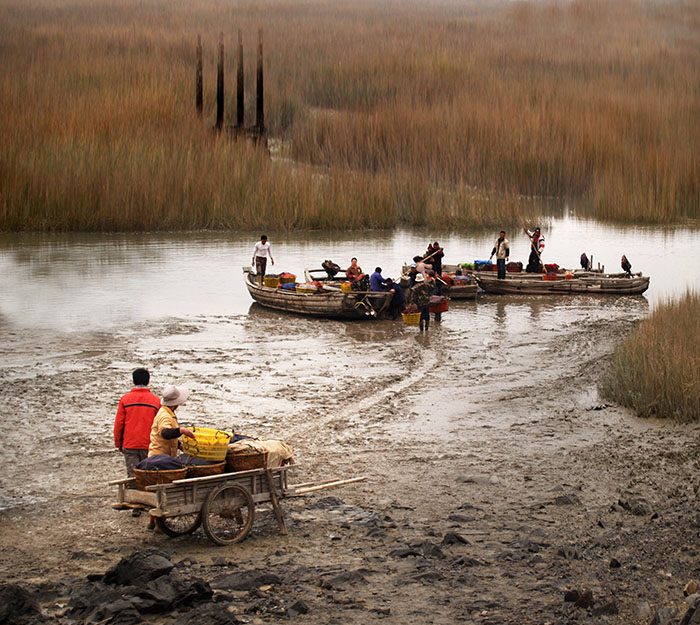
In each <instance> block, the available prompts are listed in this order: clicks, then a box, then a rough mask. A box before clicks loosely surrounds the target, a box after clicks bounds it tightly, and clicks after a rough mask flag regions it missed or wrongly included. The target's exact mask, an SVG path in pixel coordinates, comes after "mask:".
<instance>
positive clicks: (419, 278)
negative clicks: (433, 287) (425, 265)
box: [416, 273, 425, 282]
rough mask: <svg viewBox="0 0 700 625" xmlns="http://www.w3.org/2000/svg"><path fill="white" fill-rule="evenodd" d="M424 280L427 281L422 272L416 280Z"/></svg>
mask: <svg viewBox="0 0 700 625" xmlns="http://www.w3.org/2000/svg"><path fill="white" fill-rule="evenodd" d="M423 281H425V276H424V275H423V274H422V273H419V274H418V275H417V276H416V282H423Z"/></svg>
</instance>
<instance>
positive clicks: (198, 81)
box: [195, 35, 204, 117]
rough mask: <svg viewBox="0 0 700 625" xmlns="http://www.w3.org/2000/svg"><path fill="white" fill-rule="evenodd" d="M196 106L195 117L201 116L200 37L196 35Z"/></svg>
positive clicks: (202, 102)
mask: <svg viewBox="0 0 700 625" xmlns="http://www.w3.org/2000/svg"><path fill="white" fill-rule="evenodd" d="M195 89H196V96H195V99H196V106H197V115H198V116H199V117H201V116H202V112H203V110H204V96H203V85H202V36H201V35H197V78H196V86H195Z"/></svg>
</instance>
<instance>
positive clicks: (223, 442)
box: [182, 427, 233, 462]
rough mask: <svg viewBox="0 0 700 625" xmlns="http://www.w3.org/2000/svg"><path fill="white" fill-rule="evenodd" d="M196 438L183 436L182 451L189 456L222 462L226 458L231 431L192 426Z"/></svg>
mask: <svg viewBox="0 0 700 625" xmlns="http://www.w3.org/2000/svg"><path fill="white" fill-rule="evenodd" d="M190 429H191V430H192V431H193V432H194V436H195V438H190V437H189V436H183V437H182V451H184V452H185V453H186V454H187V455H188V456H194V457H195V458H202V459H204V460H213V461H216V462H221V461H222V460H226V452H228V443H229V440H231V436H233V434H231V432H224V431H223V430H213V429H211V428H196V427H193V428H190Z"/></svg>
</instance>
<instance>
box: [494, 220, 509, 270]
mask: <svg viewBox="0 0 700 625" xmlns="http://www.w3.org/2000/svg"><path fill="white" fill-rule="evenodd" d="M494 254H495V255H496V269H498V278H499V280H505V277H506V263H507V262H508V257H509V256H510V242H509V241H508V239H506V231H505V230H501V233H500V234H499V235H498V239H496V244H495V245H494V246H493V249H492V250H491V256H489V260H491V259H492V258H493V256H494Z"/></svg>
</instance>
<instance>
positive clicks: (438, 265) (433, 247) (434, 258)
mask: <svg viewBox="0 0 700 625" xmlns="http://www.w3.org/2000/svg"><path fill="white" fill-rule="evenodd" d="M444 256H445V251H444V250H443V249H442V248H441V247H440V244H439V243H438V242H437V241H435V243H430V244H428V251H427V252H426V253H425V256H424V257H423V260H424V261H425V262H426V263H430V264H431V265H432V267H433V271H434V272H435V274H436V275H438V276H441V275H442V258H443V257H444Z"/></svg>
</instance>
